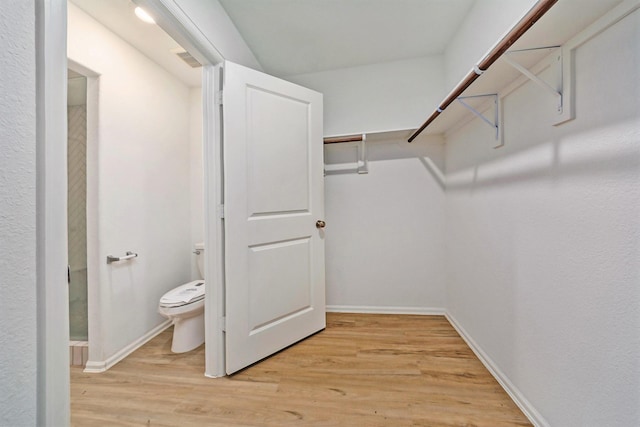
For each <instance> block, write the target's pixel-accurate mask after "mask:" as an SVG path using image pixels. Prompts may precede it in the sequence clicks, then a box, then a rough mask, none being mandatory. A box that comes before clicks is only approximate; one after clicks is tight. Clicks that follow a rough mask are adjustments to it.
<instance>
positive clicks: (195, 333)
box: [158, 243, 204, 353]
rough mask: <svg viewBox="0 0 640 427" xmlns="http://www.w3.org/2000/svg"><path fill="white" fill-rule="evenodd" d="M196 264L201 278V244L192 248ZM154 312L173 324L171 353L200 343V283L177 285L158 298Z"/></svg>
mask: <svg viewBox="0 0 640 427" xmlns="http://www.w3.org/2000/svg"><path fill="white" fill-rule="evenodd" d="M195 249H196V250H195V252H194V253H195V254H196V263H197V264H198V271H199V272H200V276H201V277H204V273H203V271H204V268H203V262H204V261H203V259H204V244H203V243H199V244H196V245H195ZM158 312H159V313H160V314H162V315H163V316H165V317H167V318H169V319H170V320H171V321H172V322H173V342H172V344H171V351H172V352H174V353H184V352H186V351H191V350H193V349H194V348H196V347H198V346H200V344H202V343H203V342H204V280H194V281H193V282H189V283H186V284H184V285H180V286H178V287H177V288H174V289H172V290H170V291H169V292H167V293H166V294H164V295H163V296H162V298H160V304H159V306H158Z"/></svg>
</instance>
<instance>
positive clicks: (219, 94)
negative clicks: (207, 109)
mask: <svg viewBox="0 0 640 427" xmlns="http://www.w3.org/2000/svg"><path fill="white" fill-rule="evenodd" d="M222 92H223V91H222V90H219V91H217V92H216V105H222V102H223V101H222Z"/></svg>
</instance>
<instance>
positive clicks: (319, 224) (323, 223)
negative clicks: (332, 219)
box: [316, 219, 327, 228]
mask: <svg viewBox="0 0 640 427" xmlns="http://www.w3.org/2000/svg"><path fill="white" fill-rule="evenodd" d="M325 225H327V224H326V223H325V222H324V221H323V220H321V219H319V220H317V221H316V228H324V226H325Z"/></svg>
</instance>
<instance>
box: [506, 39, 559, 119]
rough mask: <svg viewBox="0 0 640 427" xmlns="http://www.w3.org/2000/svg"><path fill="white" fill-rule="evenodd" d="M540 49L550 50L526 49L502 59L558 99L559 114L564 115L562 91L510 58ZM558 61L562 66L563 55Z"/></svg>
mask: <svg viewBox="0 0 640 427" xmlns="http://www.w3.org/2000/svg"><path fill="white" fill-rule="evenodd" d="M540 49H549V48H548V47H541V48H534V49H526V50H521V51H513V52H506V53H505V54H504V55H503V56H502V58H503V59H504V60H505V62H506V63H507V64H509V65H511V66H512V67H513V68H515V69H516V70H518V71H520V72H521V73H522V74H523V75H525V76H526V77H527V78H529V80H531V81H532V82H534V83H535V84H537V85H538V86H540V87H541V88H542V89H544V90H546V91H547V92H549V93H550V94H551V95H553V96H554V97H555V98H556V101H557V108H558V113H562V90H558V89H556V88H554V87H553V86H551V85H550V84H549V83H547V82H546V81H544V80H542V79H541V78H540V77H538V76H536V75H535V74H533V73H532V72H531V71H529V70H528V69H527V68H525V67H523V66H522V64H520V63H519V62H517V61H516V60H515V59H513V58H511V57H510V56H511V55H512V54H514V53H518V52H530V51H535V50H540ZM556 59H557V61H558V64H560V65H561V64H562V53H560V54H559V56H558V58H556Z"/></svg>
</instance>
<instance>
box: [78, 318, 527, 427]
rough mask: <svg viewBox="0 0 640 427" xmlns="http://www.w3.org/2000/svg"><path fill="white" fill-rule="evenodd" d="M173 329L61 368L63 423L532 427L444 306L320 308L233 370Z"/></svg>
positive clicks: (167, 426) (167, 425) (163, 425)
mask: <svg viewBox="0 0 640 427" xmlns="http://www.w3.org/2000/svg"><path fill="white" fill-rule="evenodd" d="M171 333H172V331H171V330H167V331H165V332H163V333H162V334H160V335H158V336H157V337H156V338H154V339H153V340H152V341H150V342H149V343H147V344H146V345H145V346H143V347H142V348H140V349H139V350H137V351H136V352H135V353H133V354H132V355H130V356H129V357H128V358H126V359H125V360H123V361H122V362H120V363H118V364H117V365H116V366H114V367H113V368H111V369H110V370H109V371H107V372H104V373H101V374H85V373H83V372H82V370H81V369H79V368H76V367H72V368H71V421H72V425H73V426H105V425H109V426H123V427H125V426H126V427H129V426H158V427H165V426H166V427H171V426H187V427H189V426H253V427H255V426H300V425H305V426H367V427H377V426H399V427H405V426H406V427H417V426H492V427H494V426H530V425H531V424H530V423H529V422H528V420H527V419H526V417H525V416H524V415H523V414H522V412H521V411H520V410H519V409H518V407H517V406H516V405H515V404H514V403H513V401H511V399H510V398H509V396H508V395H507V394H506V393H505V392H504V390H503V389H502V388H501V387H500V385H499V384H498V383H497V382H496V381H495V379H494V378H493V377H492V376H491V375H490V374H489V372H488V371H487V370H486V369H485V368H484V366H483V365H482V363H481V362H480V361H479V360H478V359H477V358H476V357H475V355H474V354H473V352H472V351H471V349H469V347H468V346H467V345H466V344H465V342H464V341H463V340H462V338H460V336H459V335H458V334H457V333H456V331H455V329H453V327H451V325H450V324H449V323H448V322H447V320H446V319H445V318H444V317H443V316H413V315H411V316H408V315H372V314H351V313H340V314H338V313H329V314H328V315H327V328H326V330H324V331H322V332H321V333H318V334H316V335H314V336H312V337H310V338H308V339H307V340H304V341H302V342H300V343H298V344H296V345H294V346H292V347H289V348H287V349H285V350H283V351H281V352H279V353H277V354H276V355H274V356H272V357H270V358H268V359H265V360H264V361H262V362H260V363H257V364H255V365H253V366H251V367H249V368H247V369H244V370H242V371H240V372H238V373H236V374H234V375H233V376H230V377H225V378H217V379H211V378H206V377H204V346H201V347H200V348H198V349H196V350H194V351H192V352H189V353H184V354H173V353H171Z"/></svg>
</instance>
